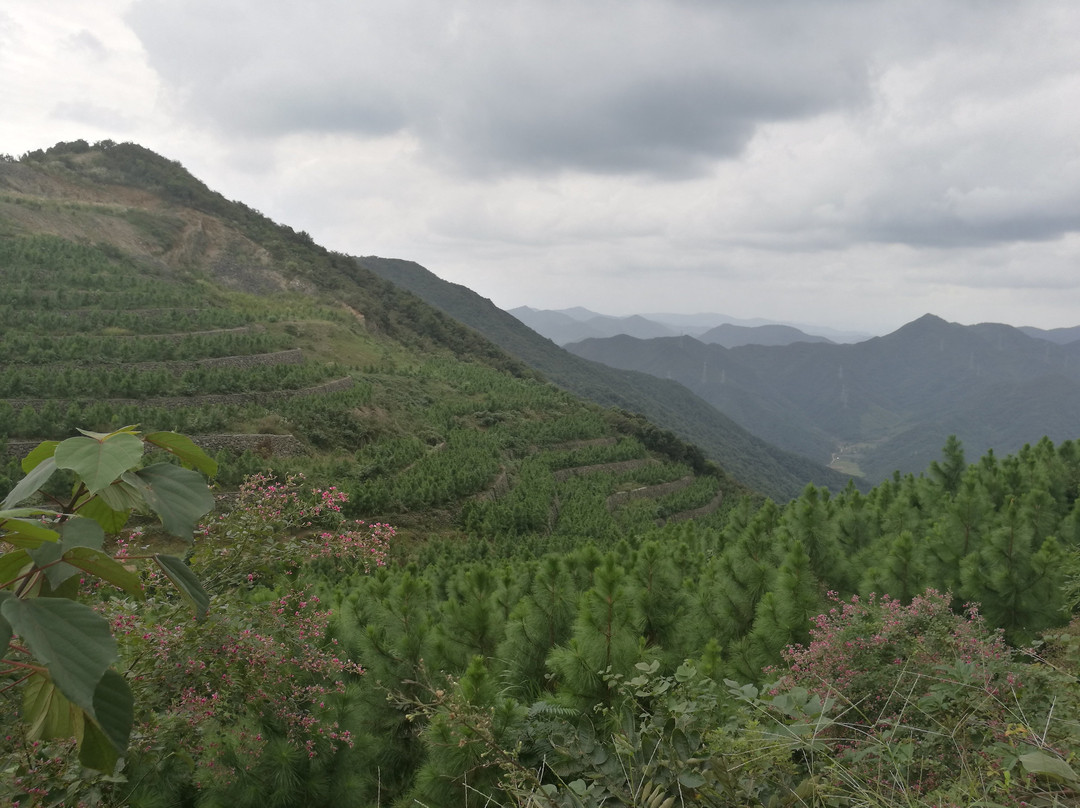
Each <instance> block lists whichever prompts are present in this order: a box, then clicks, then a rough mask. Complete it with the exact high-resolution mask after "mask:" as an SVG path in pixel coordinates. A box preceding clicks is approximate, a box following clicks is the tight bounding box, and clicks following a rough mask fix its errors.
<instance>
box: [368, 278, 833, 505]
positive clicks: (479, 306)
mask: <svg viewBox="0 0 1080 808" xmlns="http://www.w3.org/2000/svg"><path fill="white" fill-rule="evenodd" d="M358 261H359V263H360V264H361V266H363V267H364V268H366V269H368V270H370V271H372V272H374V273H376V274H378V275H380V276H381V277H383V278H385V279H387V280H389V281H392V282H393V283H395V284H397V285H399V286H400V287H402V288H403V289H408V290H409V291H411V292H413V293H415V294H417V295H419V296H420V297H422V298H423V299H424V300H426V301H427V302H428V303H430V304H431V305H433V306H436V307H437V308H439V309H440V310H442V311H443V312H445V313H446V314H448V315H450V316H451V317H453V318H455V319H456V320H459V321H460V322H462V323H465V324H466V325H468V326H470V327H472V328H475V329H476V330H477V331H479V332H480V333H482V334H484V336H486V337H487V338H488V339H490V340H491V341H492V342H494V343H495V344H497V345H499V347H501V348H502V349H503V350H505V351H506V352H507V353H509V354H510V355H512V356H515V357H517V358H519V359H521V360H522V361H524V362H525V363H526V364H528V365H529V366H530V367H532V368H535V369H536V370H538V371H539V372H540V373H542V374H544V376H545V377H546V378H548V379H551V380H552V381H553V382H555V383H556V384H558V385H560V386H562V387H565V388H566V389H568V390H571V391H573V392H575V393H577V394H578V395H580V396H583V397H585V398H587V399H590V400H592V401H596V402H598V403H600V404H603V405H605V406H614V407H620V408H622V409H626V410H630V411H632V412H639V413H641V414H643V415H644V416H645V417H646V418H648V419H649V420H650V421H652V422H653V423H656V424H658V425H660V426H662V427H664V428H666V429H671V430H673V431H674V432H675V433H676V434H678V435H679V436H680V437H682V438H683V439H684V440H688V441H690V442H692V443H694V444H696V445H697V446H700V447H701V448H702V450H703V451H704V452H705V454H706V456H708V457H709V458H710V459H711V460H714V461H716V462H717V463H719V464H720V466H721V467H723V468H724V469H726V470H728V471H729V472H730V473H732V474H733V475H734V476H735V477H737V478H738V479H740V480H742V481H744V482H745V483H746V484H747V485H749V486H751V487H753V488H754V489H756V490H758V491H761V492H763V493H765V494H767V495H769V496H771V497H773V498H774V499H777V500H778V501H786V500H788V499H791V498H792V497H793V496H796V495H797V494H798V493H799V491H801V490H802V488H803V486H805V485H806V483H808V482H813V483H815V484H817V485H824V486H827V487H829V488H831V489H833V490H839V489H840V488H843V487H844V485H846V484H847V480H848V477H847V476H846V475H843V474H839V473H836V472H833V471H831V470H829V469H826V468H824V467H823V466H822V465H820V464H816V463H813V462H811V461H808V460H807V459H806V458H805V457H800V456H798V454H796V453H794V452H792V451H783V450H779V449H777V447H776V446H773V445H770V444H769V443H766V442H765V441H763V440H761V439H760V438H758V437H755V436H754V435H752V434H750V433H749V432H747V431H746V430H745V429H743V428H741V427H740V426H739V425H738V424H736V423H735V422H733V421H732V420H731V419H730V418H728V417H726V416H725V415H724V414H722V413H720V412H718V411H717V410H716V409H715V408H714V407H712V406H710V405H709V404H708V403H706V402H705V401H704V400H702V399H701V398H698V396H697V395H695V394H693V393H692V392H690V391H689V390H688V389H687V388H686V387H684V386H683V385H680V384H677V383H675V382H673V381H670V380H667V379H658V378H655V377H654V376H652V375H648V374H646V373H635V372H627V371H623V370H618V369H613V368H610V367H605V366H604V365H603V364H600V363H597V362H590V361H584V360H582V359H580V358H578V357H575V356H573V355H572V354H570V353H567V352H566V351H564V350H563V349H561V348H559V347H558V346H556V345H555V344H554V343H552V342H551V341H550V340H548V339H545V338H543V337H541V336H540V335H539V334H537V333H536V332H534V331H533V330H532V329H530V328H528V327H526V326H525V325H524V324H523V323H521V322H520V321H519V320H518V319H517V318H515V317H513V316H511V315H510V314H508V313H507V312H504V311H502V310H501V309H499V308H497V307H496V306H495V305H494V304H492V303H491V301H489V300H485V299H483V298H481V297H480V296H479V295H477V294H476V293H475V292H473V291H471V290H469V289H467V288H465V287H464V286H461V285H459V284H452V283H447V282H446V281H443V280H441V279H440V278H438V277H437V276H435V275H434V274H433V273H431V272H430V271H428V270H427V269H425V268H424V267H422V266H420V265H419V264H416V263H414V262H412V261H403V260H398V259H386V258H375V257H365V258H361V259H358Z"/></svg>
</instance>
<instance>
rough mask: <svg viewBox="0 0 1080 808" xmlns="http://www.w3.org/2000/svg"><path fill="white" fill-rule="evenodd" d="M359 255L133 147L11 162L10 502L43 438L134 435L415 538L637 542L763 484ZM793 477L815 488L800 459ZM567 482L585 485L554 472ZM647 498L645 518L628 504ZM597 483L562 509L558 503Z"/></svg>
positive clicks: (35, 155) (1, 316) (0, 183)
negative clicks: (296, 481) (507, 345)
mask: <svg viewBox="0 0 1080 808" xmlns="http://www.w3.org/2000/svg"><path fill="white" fill-rule="evenodd" d="M363 263H364V262H361V261H359V260H357V259H355V258H353V257H349V256H345V255H341V254H339V253H333V252H330V251H328V250H326V249H324V248H322V247H320V246H318V245H317V244H315V243H314V242H313V241H312V239H311V237H310V236H309V235H307V234H306V233H302V232H297V231H295V230H293V229H291V228H289V227H287V226H283V225H278V224H275V223H274V222H272V221H270V220H269V219H267V218H266V217H265V216H263V215H261V214H259V213H258V212H256V211H254V210H252V209H251V208H249V207H247V206H246V205H243V204H242V203H239V202H231V201H229V200H227V199H225V198H224V197H222V196H221V195H220V194H218V193H216V192H214V191H212V190H210V189H209V188H208V187H207V186H206V185H204V184H203V183H201V182H200V181H199V180H197V179H196V178H194V177H193V176H191V175H190V174H189V173H188V172H187V171H186V170H185V169H183V167H182V166H180V165H179V164H178V163H175V162H173V161H170V160H167V159H165V158H163V157H161V156H159V155H157V154H154V153H153V152H151V151H149V150H147V149H144V148H142V147H140V146H137V145H135V144H113V143H102V144H98V145H96V146H90V145H89V144H86V143H84V142H79V141H76V142H74V143H66V144H58V145H57V146H54V147H52V148H50V149H48V150H39V151H36V152H32V153H30V154H28V155H26V156H24V157H23V158H21V159H20V160H18V161H12V160H2V161H0V283H2V291H3V295H2V298H0V450H5V451H0V489H2V490H8V488H9V487H10V486H11V485H12V484H13V483H14V481H15V480H17V479H20V478H21V477H22V476H23V470H22V468H21V466H20V463H19V458H21V457H23V456H25V454H26V453H27V452H28V451H30V449H31V448H32V447H34V446H36V445H37V444H38V443H39V442H40V441H41V440H44V439H54V440H60V439H64V438H66V437H69V436H71V435H74V434H75V433H76V430H77V429H79V428H83V429H90V430H94V431H98V432H103V433H108V432H110V431H112V430H115V429H118V428H121V427H123V426H125V425H128V424H138V425H139V426H140V428H141V429H142V430H144V431H146V432H151V431H157V430H175V431H179V432H181V433H183V434H186V435H190V436H191V437H192V438H193V439H194V440H195V441H196V443H198V444H200V445H202V446H204V447H205V448H207V450H208V451H210V452H212V453H213V454H214V455H215V456H216V457H217V459H218V461H219V464H220V472H219V474H218V478H217V482H218V485H219V486H221V487H222V488H224V489H229V488H233V487H235V486H237V485H238V484H239V483H240V482H241V480H243V479H244V477H245V476H246V475H248V474H251V473H254V472H260V473H261V472H265V471H267V470H269V471H270V472H272V473H274V474H276V475H278V477H279V479H285V478H287V477H288V476H290V475H294V474H304V475H306V476H307V477H308V479H309V480H310V481H311V482H312V483H313V484H315V483H317V484H320V485H335V486H338V487H339V489H340V490H342V491H345V492H347V493H348V496H349V509H350V513H349V515H350V517H356V518H362V519H366V520H369V521H372V520H375V521H390V520H392V521H393V523H394V524H395V525H396V526H397V527H398V528H399V529H400V530H401V535H402V536H403V541H404V542H406V543H409V542H411V541H413V539H412V537H413V536H415V537H416V541H419V542H426V541H433V540H436V539H438V538H440V537H449V538H460V537H461V532H462V531H470V532H472V533H474V534H478V535H485V536H489V535H497V536H499V537H505V536H508V535H509V536H520V535H525V534H529V535H531V536H534V537H538V538H537V541H539V542H552V543H559V542H564V543H569V544H574V543H576V542H577V541H578V539H579V538H580V536H581V535H582V533H583V532H585V533H587V532H589V531H591V530H594V529H595V530H597V531H599V530H604V531H607V535H622V532H623V531H626V532H627V534H630V533H633V534H635V535H636V534H637V533H639V532H641V531H643V530H651V529H654V528H655V527H656V525H657V524H658V523H662V522H664V521H665V520H667V519H674V518H679V517H680V515H681V514H683V513H684V512H689V513H695V514H705V515H708V514H709V513H711V512H712V511H714V510H716V508H717V507H719V504H720V503H721V502H725V501H731V502H733V501H735V500H736V499H738V498H739V497H741V496H742V495H743V494H746V493H750V492H751V490H750V488H749V487H748V485H747V484H745V483H743V482H741V481H739V480H738V479H736V478H735V477H734V476H733V475H732V473H729V472H728V471H726V470H723V469H721V468H719V467H718V466H717V465H716V464H714V463H710V462H709V461H708V460H707V459H706V458H705V457H704V456H703V454H702V451H701V450H700V449H699V448H697V447H695V446H692V445H689V444H688V443H686V442H685V440H681V439H679V438H678V437H677V436H676V435H674V434H673V433H672V432H670V431H669V430H668V429H665V428H661V427H659V426H657V425H655V424H653V423H650V422H648V421H646V420H645V419H644V418H643V417H641V416H639V415H634V414H631V413H628V412H625V411H620V410H615V409H610V408H603V407H600V406H598V405H597V404H594V403H592V402H589V401H586V400H584V399H582V398H579V397H577V396H575V395H573V394H571V393H568V392H566V391H565V390H564V389H561V388H559V387H556V386H555V385H553V384H551V383H550V382H548V381H547V380H545V379H543V378H541V376H540V375H539V374H538V373H537V371H535V370H534V369H532V368H530V367H529V366H528V365H527V364H526V363H525V362H523V361H522V360H521V359H518V358H515V357H513V356H511V355H510V354H509V353H507V352H506V351H504V350H502V349H501V348H499V347H498V346H497V345H496V344H494V343H493V342H492V341H491V340H489V339H488V338H486V337H484V336H483V335H481V334H480V333H479V332H478V331H476V330H474V329H473V328H470V327H468V326H466V325H463V324H462V323H460V322H458V321H457V320H455V319H453V318H452V317H450V316H448V315H446V314H444V313H443V312H442V311H440V310H438V309H436V308H434V307H432V306H430V305H429V304H427V303H425V302H424V301H423V300H421V299H420V298H419V297H418V296H417V295H415V294H413V293H411V292H409V291H407V290H405V289H403V288H401V287H399V286H397V285H395V284H393V283H391V282H389V281H387V280H384V279H383V278H381V277H380V276H379V275H377V274H375V273H373V272H371V271H370V270H368V269H366V268H365V267H364V266H363V265H362V264H363ZM369 263H370V262H369ZM469 294H470V295H471V293H469ZM472 297H475V296H472ZM488 305H490V304H488ZM502 316H503V317H505V319H506V320H509V321H512V322H513V323H515V324H516V325H517V326H518V327H519V328H521V329H522V330H523V331H525V332H527V333H528V334H529V335H530V336H531V337H532V338H533V339H535V340H537V341H539V342H541V343H543V344H545V345H546V346H548V347H550V348H551V350H553V351H558V352H559V353H565V352H561V351H559V350H558V349H556V348H555V346H553V345H552V344H551V343H550V342H548V341H546V340H543V339H542V338H540V337H537V336H536V335H535V334H533V333H532V332H529V331H528V330H527V329H525V328H524V327H523V326H521V325H520V323H517V321H516V320H513V318H511V317H510V316H509V315H506V314H503V315H502ZM565 355H566V356H570V355H569V354H565ZM570 358H571V360H572V361H573V362H575V363H578V364H580V365H583V366H585V365H587V364H588V363H586V362H584V360H580V359H577V358H576V357H570ZM607 372H610V371H607ZM624 375H630V374H624ZM642 378H643V379H645V380H646V384H645V386H646V387H648V386H649V385H654V386H656V385H665V386H671V387H677V385H673V384H670V383H666V382H659V381H657V380H651V379H648V377H644V376H642ZM680 395H682V396H684V397H691V396H690V394H689V393H687V392H686V391H681V392H680ZM612 403H613V404H615V403H618V397H617V396H616V397H614V400H613V401H612ZM630 403H632V402H627V404H630ZM698 403H699V406H700V407H701V408H702V409H703V410H706V411H710V410H711V408H709V407H708V405H706V404H704V402H698ZM735 429H736V431H738V429H737V428H735ZM757 444H760V441H758V442H757V443H756V444H754V445H755V446H756V445H757ZM773 451H777V450H773ZM777 453H778V454H782V453H779V452H777ZM750 457H751V458H753V457H754V455H753V454H751V455H750ZM801 462H802V463H803V465H804V466H809V464H808V463H806V462H805V461H801ZM774 465H775V466H776V468H778V469H782V470H783V473H784V474H787V475H788V478H786V479H785V482H786V483H787V488H785V489H783V490H784V491H787V492H792V491H794V492H797V489H796V487H795V481H796V480H799V467H798V465H797V464H796V465H795V466H794V467H793V468H784V467H783V465H782V463H781V461H775V463H774ZM566 469H580V471H579V473H578V474H577V476H576V477H575V478H574V479H573V480H564V479H561V478H557V476H556V474H557V472H565V470H566ZM777 474H778V476H780V475H781V472H777ZM523 478H526V479H528V480H529V481H531V483H532V484H530V485H520V484H519V483H520V482H521V481H522V479H523ZM575 480H576V481H577V482H575ZM537 481H539V483H538V482H537ZM799 482H800V483H801V482H803V480H799ZM643 486H652V488H647V490H646V493H647V494H648V496H646V497H645V498H640V497H639V498H637V499H635V500H634V501H633V503H632V506H628V507H626V508H622V507H621V506H620V501H619V500H612V501H611V502H608V497H610V496H612V495H613V494H615V493H616V492H618V491H621V490H626V489H635V490H636V489H641V488H642V487H643ZM682 487H686V490H685V491H683V490H681V489H682ZM579 488H588V490H589V493H588V494H587V495H582V496H581V498H580V499H575V503H576V504H575V507H574V508H567V509H565V514H566V515H565V516H564V517H562V518H560V516H559V509H558V497H559V496H565V497H568V498H575V497H577V496H578V493H577V490H578V489H579ZM676 488H679V490H678V491H676V490H675V489H676ZM768 491H769V493H773V489H768ZM650 492H655V493H650ZM777 496H780V494H777ZM523 503H524V505H523ZM526 506H527V507H526ZM594 523H595V524H601V523H602V525H603V527H602V528H601V527H595V525H594Z"/></svg>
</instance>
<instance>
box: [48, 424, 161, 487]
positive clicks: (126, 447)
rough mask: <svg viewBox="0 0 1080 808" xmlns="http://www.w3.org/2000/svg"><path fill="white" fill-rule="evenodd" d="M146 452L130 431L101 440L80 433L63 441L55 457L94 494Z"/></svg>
mask: <svg viewBox="0 0 1080 808" xmlns="http://www.w3.org/2000/svg"><path fill="white" fill-rule="evenodd" d="M142 456H143V442H142V441H141V440H140V439H139V438H137V437H136V436H135V435H132V434H131V433H130V432H121V433H119V434H115V435H109V436H107V437H105V438H102V439H101V440H94V439H93V438H87V437H78V438H68V439H67V440H65V441H61V443H60V445H59V446H57V447H56V453H55V454H54V455H53V458H54V459H55V460H56V466H57V468H61V469H71V470H72V471H74V472H75V473H76V474H78V475H79V478H80V479H81V480H82V481H83V484H84V485H86V488H87V490H89V491H90V493H91V494H96V493H97V492H98V491H100V490H101V489H102V488H105V487H106V486H108V485H111V484H112V482H113V480H115V479H116V478H117V477H119V476H120V475H121V474H123V473H124V472H125V471H127V470H128V469H130V468H131V467H132V466H134V465H135V464H136V463H138V462H139V460H141V459H142Z"/></svg>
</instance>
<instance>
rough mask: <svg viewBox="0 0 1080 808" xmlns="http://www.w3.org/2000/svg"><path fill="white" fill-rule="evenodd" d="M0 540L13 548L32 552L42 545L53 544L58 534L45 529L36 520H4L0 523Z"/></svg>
mask: <svg viewBox="0 0 1080 808" xmlns="http://www.w3.org/2000/svg"><path fill="white" fill-rule="evenodd" d="M0 531H3V532H0V540H3V541H6V542H7V543H8V544H11V545H13V546H15V547H25V548H26V549H28V550H32V549H34V548H35V547H40V546H41V545H42V544H51V543H55V542H56V541H57V540H58V539H59V538H60V534H59V533H57V532H56V531H55V530H51V529H49V528H47V527H45V526H44V525H43V524H41V522H39V521H38V520H36V519H18V518H11V519H5V520H4V521H3V522H0Z"/></svg>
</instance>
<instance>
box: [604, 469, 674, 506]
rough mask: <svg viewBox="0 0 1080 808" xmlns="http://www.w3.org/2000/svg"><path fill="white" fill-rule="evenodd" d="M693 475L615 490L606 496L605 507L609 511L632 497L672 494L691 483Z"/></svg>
mask: <svg viewBox="0 0 1080 808" xmlns="http://www.w3.org/2000/svg"><path fill="white" fill-rule="evenodd" d="M693 482H694V475H692V474H691V475H688V476H686V477H682V478H681V479H678V480H672V481H671V482H668V483H659V484H657V485H645V486H642V487H641V488H635V489H634V490H633V491H616V492H615V493H614V494H612V495H611V496H609V497H608V498H607V507H608V510H609V511H610V510H611V509H613V508H616V507H618V506H619V505H625V504H626V503H627V502H629V501H630V500H633V499H658V498H659V497H662V496H666V495H667V494H673V493H675V492H676V491H681V490H682V489H684V488H686V487H687V486H689V485H691V484H693Z"/></svg>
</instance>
